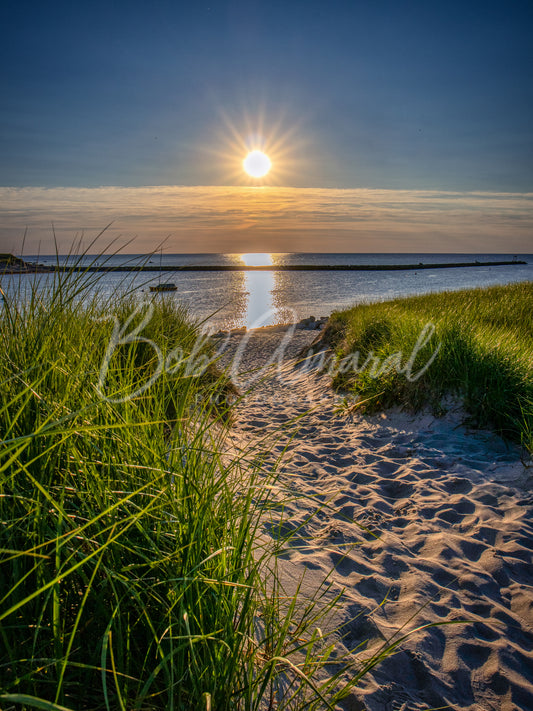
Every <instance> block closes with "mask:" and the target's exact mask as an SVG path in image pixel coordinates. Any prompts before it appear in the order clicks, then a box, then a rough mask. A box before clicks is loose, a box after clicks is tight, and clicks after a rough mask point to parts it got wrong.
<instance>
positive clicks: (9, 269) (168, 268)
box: [0, 259, 527, 274]
mask: <svg viewBox="0 0 533 711" xmlns="http://www.w3.org/2000/svg"><path fill="white" fill-rule="evenodd" d="M524 264H527V262H526V261H524V260H518V259H513V260H502V261H491V262H480V261H475V262H444V263H441V264H435V263H430V264H425V263H422V262H419V263H418V264H269V265H264V266H256V267H254V266H248V265H245V264H243V265H240V264H198V265H196V264H185V265H165V266H162V265H161V266H150V265H140V266H131V265H130V266H127V265H125V266H68V265H66V266H59V265H54V266H41V265H36V264H31V263H29V262H23V260H20V259H17V260H16V266H14V265H13V263H11V264H10V263H9V262H5V263H4V265H3V266H4V269H2V263H1V262H0V269H2V272H3V273H4V274H28V273H30V274H36V273H39V274H42V273H53V272H61V273H68V272H72V273H77V272H301V271H361V272H363V271H364V272H383V271H417V270H421V269H456V268H464V267H500V266H512V265H524Z"/></svg>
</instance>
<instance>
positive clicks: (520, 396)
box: [321, 282, 533, 452]
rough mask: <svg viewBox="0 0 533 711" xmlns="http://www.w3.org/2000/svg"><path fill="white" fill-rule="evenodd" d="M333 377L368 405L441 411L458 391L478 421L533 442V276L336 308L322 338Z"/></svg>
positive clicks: (528, 443)
mask: <svg viewBox="0 0 533 711" xmlns="http://www.w3.org/2000/svg"><path fill="white" fill-rule="evenodd" d="M324 344H325V345H328V346H329V347H331V348H332V349H333V351H334V353H335V358H334V362H333V363H330V368H331V372H332V374H333V376H334V385H335V386H336V387H338V388H343V389H347V390H350V391H351V393H353V394H354V395H355V396H356V399H357V401H358V406H359V407H361V408H362V409H366V410H367V411H376V410H379V409H381V408H385V407H390V406H396V405H400V406H402V407H405V408H411V409H415V410H416V409H419V408H420V407H422V406H423V405H429V406H432V407H433V408H434V410H435V411H436V412H440V411H442V407H443V398H444V397H445V396H446V395H454V396H458V397H460V398H462V400H463V402H464V406H465V408H466V410H467V411H468V412H469V413H470V415H471V417H472V421H473V423H475V424H476V425H478V426H480V427H487V426H489V427H493V428H494V429H495V430H496V431H498V432H499V433H500V434H502V435H503V436H505V437H507V438H510V439H512V440H515V441H522V443H523V444H524V446H525V447H527V448H528V449H529V451H530V452H531V451H532V450H533V437H532V432H533V284H532V283H530V282H525V283H519V284H513V285H508V286H495V287H490V288H486V289H468V290H462V291H456V292H446V293H435V294H427V295H422V296H415V297H410V298H402V299H395V300H393V301H387V302H382V303H376V304H366V305H360V306H356V307H354V308H352V309H348V310H346V311H342V312H336V313H334V314H333V315H332V316H331V318H330V320H329V323H328V326H327V328H326V330H325V333H324V334H323V337H322V339H321V345H324Z"/></svg>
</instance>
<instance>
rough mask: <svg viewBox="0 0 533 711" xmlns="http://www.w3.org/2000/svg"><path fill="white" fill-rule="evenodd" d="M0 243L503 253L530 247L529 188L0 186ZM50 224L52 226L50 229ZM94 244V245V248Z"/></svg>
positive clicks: (532, 214) (46, 248)
mask: <svg viewBox="0 0 533 711" xmlns="http://www.w3.org/2000/svg"><path fill="white" fill-rule="evenodd" d="M0 206H1V207H0V251H9V252H19V251H20V250H21V247H22V240H23V236H24V233H25V231H27V236H26V242H25V246H24V252H25V253H26V254H32V253H36V252H38V251H39V252H40V253H41V254H50V253H53V252H54V251H55V247H54V231H55V236H56V240H57V243H58V249H59V251H60V252H65V251H68V250H69V249H70V248H71V246H72V244H73V242H74V240H75V238H76V235H77V236H78V237H79V236H81V235H83V236H84V243H85V244H87V243H88V242H89V241H90V239H91V238H92V237H94V235H96V234H97V233H98V232H99V231H100V230H102V228H104V227H105V226H106V225H108V224H109V223H112V226H111V227H110V228H109V229H108V231H107V232H106V235H105V237H103V238H101V240H100V241H99V242H98V244H97V249H103V248H104V247H105V245H106V243H108V242H109V241H110V239H111V238H118V243H119V244H124V243H126V242H129V241H130V240H132V241H131V242H129V244H128V246H127V248H126V251H128V252H132V253H139V252H148V251H152V250H153V249H155V248H156V247H157V245H158V244H159V243H161V242H162V241H163V240H165V239H166V241H165V251H167V252H243V251H245V252H254V251H257V252H292V251H294V252H302V251H309V252H335V251H338V252H448V251H449V252H486V253H491V252H492V253H494V252H503V253H511V252H516V253H520V252H522V253H529V252H531V251H532V247H533V193H488V192H468V193H459V192H437V191H421V190H416V191H411V190H371V189H350V190H339V189H322V188H320V189H319V188H290V187H260V188H253V187H209V186H208V187H200V186H199V187H180V186H155V187H138V188H123V187H100V188H0ZM52 225H53V228H52ZM93 251H96V250H93Z"/></svg>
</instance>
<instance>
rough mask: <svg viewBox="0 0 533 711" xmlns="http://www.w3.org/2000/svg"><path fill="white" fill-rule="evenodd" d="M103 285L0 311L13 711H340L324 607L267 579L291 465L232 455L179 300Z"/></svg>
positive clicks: (5, 602)
mask: <svg viewBox="0 0 533 711" xmlns="http://www.w3.org/2000/svg"><path fill="white" fill-rule="evenodd" d="M95 291H97V289H96V288H95V277H91V276H90V275H87V274H80V275H79V276H77V277H75V278H72V277H70V278H65V277H63V276H61V275H57V276H56V278H55V282H54V283H53V284H52V285H51V286H50V287H49V288H47V289H41V288H33V290H32V291H31V292H30V293H26V294H21V293H19V294H15V295H13V294H6V295H5V298H4V300H3V304H1V305H0V342H1V348H2V359H1V361H0V381H1V384H2V387H1V395H0V433H1V440H2V441H1V449H0V647H1V649H2V653H1V655H0V704H1V705H2V708H23V709H33V708H46V709H60V708H67V709H77V710H79V709H94V710H98V709H113V710H116V709H124V710H125V709H127V710H128V711H131V710H133V709H142V710H143V711H147V710H148V709H177V710H178V709H203V710H205V711H207V710H208V709H217V710H219V709H222V710H223V709H247V710H248V709H259V708H279V709H281V708H291V709H298V708H333V705H334V703H335V699H336V698H338V696H339V694H340V695H342V694H346V693H347V689H348V688H349V685H348V687H346V686H345V687H344V690H343V691H341V692H339V690H338V685H336V679H337V677H336V676H335V673H332V674H328V675H327V678H326V681H324V680H323V681H322V682H320V683H319V682H317V681H316V675H317V673H318V672H320V669H321V668H323V667H324V666H325V665H327V663H328V658H329V656H330V654H331V646H330V645H329V644H326V642H325V641H324V640H323V639H322V637H321V636H320V635H319V636H317V632H316V627H317V625H318V622H317V620H319V619H320V614H321V613H319V612H317V610H318V609H319V608H318V607H317V601H316V600H315V601H313V600H311V601H308V602H306V603H305V605H304V608H305V609H304V612H303V613H302V611H301V610H300V611H299V613H298V617H297V615H296V610H297V608H298V607H299V605H297V602H298V601H297V599H296V598H294V599H292V600H288V601H287V600H286V599H285V600H284V601H283V604H282V603H281V601H280V597H279V595H277V593H276V591H277V590H278V587H279V586H278V584H277V583H276V579H275V577H274V578H273V579H269V578H268V575H269V572H268V571H274V570H275V565H272V560H271V558H270V557H269V556H270V553H269V552H268V551H267V550H266V549H262V548H261V547H260V546H259V544H258V543H257V540H256V536H255V533H256V529H257V526H258V525H259V521H260V519H261V512H264V511H265V510H266V508H267V507H268V506H269V487H270V485H271V483H272V477H275V472H270V473H269V474H268V476H267V475H266V474H265V472H263V471H262V468H261V462H260V461H257V458H256V461H255V462H254V463H250V461H248V460H247V459H246V457H245V455H242V456H237V455H234V456H231V457H230V456H227V455H225V454H224V435H225V428H226V427H227V423H228V422H230V421H231V407H232V405H231V400H232V399H234V397H235V392H234V389H233V388H232V386H231V384H230V383H229V381H228V380H227V378H226V377H225V376H223V375H221V374H220V373H219V372H218V371H217V369H216V367H215V366H214V365H213V364H212V363H209V360H210V358H211V357H212V351H211V348H210V345H209V343H208V342H207V341H205V339H202V338H201V337H200V333H199V328H198V325H197V324H195V323H194V322H192V321H191V320H190V319H189V318H188V316H187V314H186V313H185V312H184V311H183V309H182V308H180V307H179V306H175V305H173V302H167V301H166V300H165V298H164V297H161V296H157V297H154V299H153V300H152V301H151V302H150V303H148V302H147V303H146V304H145V305H144V306H143V307H142V308H138V307H137V306H136V304H135V303H134V302H133V301H131V300H129V299H128V298H119V297H118V296H117V298H116V301H115V303H114V304H113V305H109V304H108V305H101V304H99V303H98V302H97V301H96V300H95V299H92V300H91V299H90V298H89V295H90V294H91V293H94V292H95ZM113 339H114V340H113ZM128 339H129V340H128ZM110 343H111V346H112V347H110ZM106 357H107V360H106ZM162 363H163V364H164V365H163V366H162V365H161V364H162ZM147 384H149V387H148V386H147ZM273 574H274V575H275V573H273ZM267 580H268V583H267V582H266V581H267ZM330 604H333V603H331V602H329V603H328V605H330ZM306 605H307V607H306ZM328 605H326V608H327V607H328Z"/></svg>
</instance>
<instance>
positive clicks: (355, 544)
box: [220, 329, 533, 711]
mask: <svg viewBox="0 0 533 711" xmlns="http://www.w3.org/2000/svg"><path fill="white" fill-rule="evenodd" d="M313 337H314V335H313V333H309V332H306V331H298V330H296V331H293V332H287V331H284V330H280V329H270V330H269V329H265V330H261V331H256V332H253V333H252V334H251V335H250V334H248V335H247V336H246V335H243V334H242V333H240V334H236V335H232V336H230V337H229V338H228V339H226V341H225V343H224V349H223V350H224V352H223V355H222V361H223V362H224V363H225V364H226V365H230V364H232V363H233V362H234V358H235V354H236V353H238V359H237V360H238V363H236V366H235V367H234V371H233V376H234V379H236V381H237V384H238V385H239V387H240V388H241V390H242V391H243V392H244V391H245V390H246V388H247V387H251V388H252V390H251V391H250V393H249V394H247V395H246V396H245V397H244V398H243V402H242V403H241V406H240V408H239V415H238V420H237V422H236V423H235V426H234V428H233V430H232V438H233V441H234V442H235V443H236V444H237V445H239V446H246V445H248V446H249V445H250V444H252V445H253V444H254V443H256V444H257V447H258V448H263V449H264V450H268V452H269V457H270V458H275V457H277V456H279V455H281V454H282V453H283V458H282V464H281V478H280V490H279V496H280V498H281V499H284V500H285V502H286V505H285V507H284V511H283V525H284V526H289V527H292V530H296V529H299V530H298V532H297V535H296V536H295V537H294V539H293V540H292V547H291V549H290V550H288V551H287V552H286V553H285V554H284V555H283V556H282V558H281V560H280V570H281V573H282V577H283V582H284V585H285V586H286V588H287V589H288V590H289V591H290V590H291V589H294V587H295V585H296V584H297V581H299V580H300V579H301V578H302V575H305V578H304V579H305V585H304V589H305V586H308V588H309V589H310V590H311V589H313V587H317V586H318V585H319V584H320V582H321V580H322V579H323V578H324V576H325V575H327V574H328V573H329V572H330V571H331V568H332V567H334V572H333V573H332V574H331V575H330V578H329V580H330V582H331V583H332V587H331V594H336V593H338V592H341V591H344V592H343V596H342V600H341V603H340V605H339V606H338V608H337V610H336V612H335V619H333V620H330V622H332V623H334V625H336V626H338V628H339V631H338V636H339V650H340V652H350V651H352V650H353V649H354V648H355V647H356V646H357V645H358V644H360V643H361V642H362V641H363V640H365V639H368V645H367V648H366V649H367V651H368V653H367V652H365V653H364V654H363V655H361V654H360V655H358V658H359V659H360V658H361V657H362V656H366V657H368V656H369V653H371V652H372V651H374V650H376V649H378V648H379V647H380V646H381V645H382V644H383V641H384V640H386V639H390V638H391V637H393V636H394V635H395V634H400V635H403V634H405V633H407V632H409V631H411V630H414V629H415V628H418V627H420V626H422V625H424V624H428V623H434V622H442V621H452V620H466V622H465V623H462V624H454V625H446V626H437V627H432V628H429V629H426V630H423V631H419V632H415V633H413V634H412V635H411V636H409V638H408V639H407V640H406V641H404V642H403V643H402V645H401V646H400V648H399V651H398V652H397V653H396V654H394V655H393V656H391V657H389V658H388V659H387V660H385V661H384V662H382V663H380V664H379V666H377V667H376V668H375V669H374V670H372V672H371V673H369V674H368V675H367V676H366V677H365V679H364V681H363V682H362V683H361V685H360V687H359V688H358V689H357V690H355V691H354V692H353V693H352V694H351V696H350V697H348V698H347V699H346V700H345V701H344V702H343V706H342V708H344V709H347V710H348V709H361V708H366V709H368V711H400V710H404V711H407V710H408V709H409V710H410V709H413V710H415V709H416V710H418V709H430V708H437V707H446V708H452V709H461V710H462V711H467V710H468V711H474V710H476V711H478V710H482V711H493V710H494V711H496V710H497V709H503V710H509V711H511V709H533V567H532V564H531V562H532V550H533V516H532V514H533V495H532V494H531V493H530V491H531V485H532V484H533V476H532V473H533V469H527V468H525V467H524V465H523V464H522V462H521V461H520V457H519V451H518V449H517V448H515V447H513V446H507V445H506V444H505V443H504V442H503V441H502V440H501V439H500V438H498V437H497V436H495V435H494V434H491V433H489V432H482V431H474V430H470V429H468V428H467V427H466V426H465V424H464V423H463V420H464V413H463V412H462V410H461V408H460V407H459V406H458V405H457V404H454V403H452V402H450V403H449V409H448V412H447V414H446V415H445V416H444V417H443V418H440V419H436V418H435V417H433V416H432V415H430V414H428V413H423V414H419V415H416V416H414V415H407V414H404V413H401V412H387V413H384V414H382V415H380V416H374V417H362V416H360V415H359V414H353V413H352V414H351V413H349V412H348V411H346V409H343V407H342V399H341V398H340V397H339V396H338V395H336V394H335V393H334V392H333V391H332V390H331V388H330V386H329V381H328V378H327V376H325V375H320V374H317V373H313V372H308V371H307V370H306V369H305V367H304V366H302V365H301V364H300V365H297V360H296V355H297V354H298V353H299V352H300V350H301V349H302V348H303V347H304V346H307V345H308V344H309V343H310V342H311V340H312V339H313ZM283 339H286V340H285V342H283ZM220 340H221V339H220ZM280 344H281V347H280ZM239 348H240V352H239ZM276 349H278V351H277V355H276V358H274V360H275V363H274V364H273V365H272V366H271V368H270V371H271V372H270V375H269V376H267V375H266V372H265V371H264V370H262V366H263V365H264V364H265V363H266V362H268V361H269V360H271V359H272V354H273V353H276ZM295 418H301V419H298V420H297V421H295ZM294 428H296V429H297V430H298V434H297V436H295V437H292V438H291V436H292V435H293V433H294ZM265 437H266V438H267V440H265V439H264V438H265ZM269 438H270V439H269ZM267 443H268V444H267ZM321 506H322V508H320V507H321ZM317 508H319V509H320V510H319V512H318V513H317V514H316V515H315V516H314V517H312V518H311V519H310V520H309V513H310V511H312V510H313V509H315V510H316V509H317ZM264 530H265V531H266V532H269V531H270V533H271V535H273V536H274V535H276V534H275V531H276V521H275V520H273V521H270V522H268V521H266V522H265V524H264ZM385 597H387V598H388V599H387V602H386V603H385V604H383V605H380V603H382V601H383V600H384V598H385ZM362 704H363V705H362Z"/></svg>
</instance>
